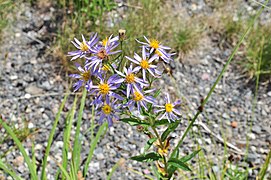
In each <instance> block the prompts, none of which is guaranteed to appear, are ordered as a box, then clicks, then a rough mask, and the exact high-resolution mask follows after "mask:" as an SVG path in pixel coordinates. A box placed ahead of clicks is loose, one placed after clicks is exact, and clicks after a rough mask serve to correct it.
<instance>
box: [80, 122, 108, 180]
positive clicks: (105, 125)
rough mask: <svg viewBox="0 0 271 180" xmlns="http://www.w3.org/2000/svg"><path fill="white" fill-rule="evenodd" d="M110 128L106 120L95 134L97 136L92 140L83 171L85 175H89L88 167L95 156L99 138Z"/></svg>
mask: <svg viewBox="0 0 271 180" xmlns="http://www.w3.org/2000/svg"><path fill="white" fill-rule="evenodd" d="M107 129H108V123H107V122H104V123H103V124H102V125H101V126H100V127H99V130H98V132H97V134H96V136H95V138H94V139H93V140H91V146H90V149H89V153H88V157H87V160H86V162H85V166H84V171H83V176H84V177H86V175H87V171H88V167H89V163H90V161H91V159H92V157H93V154H94V150H95V148H96V146H97V144H98V141H99V139H100V138H101V136H102V135H103V134H104V133H105V132H106V131H107Z"/></svg>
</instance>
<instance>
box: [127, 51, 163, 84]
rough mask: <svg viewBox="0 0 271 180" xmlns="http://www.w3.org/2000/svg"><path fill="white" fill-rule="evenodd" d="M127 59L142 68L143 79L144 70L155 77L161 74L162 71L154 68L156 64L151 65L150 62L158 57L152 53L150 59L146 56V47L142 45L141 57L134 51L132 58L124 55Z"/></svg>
mask: <svg viewBox="0 0 271 180" xmlns="http://www.w3.org/2000/svg"><path fill="white" fill-rule="evenodd" d="M125 57H126V58H127V59H128V60H130V61H132V62H133V63H135V64H137V65H139V66H138V67H139V69H142V74H143V79H144V81H146V71H148V72H149V73H150V74H151V75H152V76H154V77H157V76H156V75H155V74H157V75H159V76H160V75H161V74H162V73H161V72H159V71H158V70H156V69H155V68H156V67H157V66H155V65H152V64H151V62H152V61H154V60H156V59H158V58H159V56H158V55H153V56H152V57H151V58H150V59H148V58H147V55H146V49H145V47H144V46H142V57H140V56H139V55H138V54H136V53H135V55H134V59H132V58H130V57H128V56H125Z"/></svg>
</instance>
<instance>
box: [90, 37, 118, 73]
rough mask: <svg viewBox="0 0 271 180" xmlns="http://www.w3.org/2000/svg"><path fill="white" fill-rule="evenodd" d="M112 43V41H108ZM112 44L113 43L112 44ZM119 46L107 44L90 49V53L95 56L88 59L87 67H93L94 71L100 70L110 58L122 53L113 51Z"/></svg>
mask: <svg viewBox="0 0 271 180" xmlns="http://www.w3.org/2000/svg"><path fill="white" fill-rule="evenodd" d="M108 42H110V39H109V40H108ZM111 44H112V43H111ZM117 46H118V43H114V45H110V43H107V44H106V46H101V45H96V46H94V47H92V48H91V49H90V52H91V53H92V54H94V56H91V57H87V58H86V59H87V62H86V67H88V68H90V67H93V69H94V71H96V70H97V69H100V68H101V67H102V64H103V62H104V61H108V60H109V59H108V56H110V55H113V54H116V53H119V52H121V50H118V51H113V49H115V48H116V47H117Z"/></svg>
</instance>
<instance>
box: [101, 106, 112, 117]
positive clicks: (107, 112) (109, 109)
mask: <svg viewBox="0 0 271 180" xmlns="http://www.w3.org/2000/svg"><path fill="white" fill-rule="evenodd" d="M102 110H103V112H104V114H106V115H108V114H110V113H111V111H112V108H111V106H109V105H108V104H105V105H104V106H103V107H102Z"/></svg>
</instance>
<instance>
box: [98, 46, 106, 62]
mask: <svg viewBox="0 0 271 180" xmlns="http://www.w3.org/2000/svg"><path fill="white" fill-rule="evenodd" d="M107 56H108V55H107V53H106V50H105V49H101V50H100V51H99V52H98V53H97V57H98V58H99V59H102V60H104V59H105V58H107Z"/></svg>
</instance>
